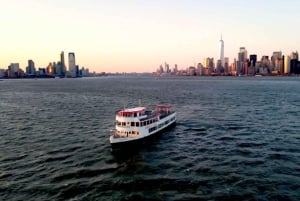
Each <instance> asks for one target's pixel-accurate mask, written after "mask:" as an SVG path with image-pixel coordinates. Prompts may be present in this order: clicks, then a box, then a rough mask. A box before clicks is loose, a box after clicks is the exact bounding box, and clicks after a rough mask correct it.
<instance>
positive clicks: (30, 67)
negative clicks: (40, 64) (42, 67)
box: [26, 59, 36, 75]
mask: <svg viewBox="0 0 300 201" xmlns="http://www.w3.org/2000/svg"><path fill="white" fill-rule="evenodd" d="M35 71H36V70H35V65H34V62H33V61H32V60H31V59H30V60H28V66H27V67H26V74H28V75H35V74H36V72H35Z"/></svg>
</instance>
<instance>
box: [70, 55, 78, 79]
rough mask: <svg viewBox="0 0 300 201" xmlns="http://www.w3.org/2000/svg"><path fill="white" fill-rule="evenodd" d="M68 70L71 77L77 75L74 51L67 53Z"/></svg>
mask: <svg viewBox="0 0 300 201" xmlns="http://www.w3.org/2000/svg"><path fill="white" fill-rule="evenodd" d="M69 72H70V76H71V77H77V69H76V63H75V54H74V52H70V53H69Z"/></svg>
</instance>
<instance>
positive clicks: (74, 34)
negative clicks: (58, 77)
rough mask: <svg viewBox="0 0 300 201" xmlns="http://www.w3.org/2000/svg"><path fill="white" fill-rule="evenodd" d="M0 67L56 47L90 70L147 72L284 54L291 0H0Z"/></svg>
mask: <svg viewBox="0 0 300 201" xmlns="http://www.w3.org/2000/svg"><path fill="white" fill-rule="evenodd" d="M1 2H2V6H1V8H0V17H1V18H2V19H5V20H3V24H2V25H1V26H2V33H1V36H2V37H1V38H2V41H1V46H0V52H1V54H0V68H7V66H8V65H9V64H10V63H20V67H21V68H23V69H24V68H25V67H26V66H27V62H28V60H33V61H34V62H35V65H36V67H46V66H47V65H48V63H49V62H52V61H56V60H59V55H58V54H57V53H58V52H60V51H61V50H64V51H66V52H76V55H79V56H78V57H76V63H77V64H78V65H80V66H85V67H87V68H89V69H90V70H91V71H96V72H152V71H155V69H156V68H157V67H158V66H159V65H160V64H161V63H164V62H165V61H167V62H168V63H170V64H171V66H173V65H175V64H177V65H178V68H185V67H187V66H192V65H194V63H199V62H202V60H203V58H206V57H214V58H215V61H216V60H217V59H219V57H220V50H219V48H220V47H219V45H218V42H220V41H219V39H220V33H222V39H223V40H224V42H225V51H224V57H228V58H229V60H230V63H232V62H233V59H234V58H237V56H238V52H239V49H240V47H246V48H247V51H248V54H249V55H250V54H256V55H257V56H258V58H260V57H262V56H263V55H269V56H271V55H272V53H273V52H274V51H281V52H282V54H284V55H290V53H291V52H293V51H298V50H299V44H300V39H299V37H298V35H299V34H300V31H299V28H298V27H299V26H298V22H297V19H299V17H300V13H299V12H298V8H300V2H299V1H293V0H290V1H271V0H267V1H264V2H260V1H257V0H255V1H251V2H237V1H233V0H227V1H218V0H214V1H210V2H206V1H205V2H203V1H201V2H199V1H192V0H189V1H179V0H177V1H176V0H175V1H171V0H162V1H137V0H128V1H117V0H116V1H95V0H89V1H82V0H77V1H76V0H74V1H69V0H64V1H58V0H53V1H51V2H48V1H37V0H24V1H21V2H20V1H17V0H10V1H7V0H1Z"/></svg>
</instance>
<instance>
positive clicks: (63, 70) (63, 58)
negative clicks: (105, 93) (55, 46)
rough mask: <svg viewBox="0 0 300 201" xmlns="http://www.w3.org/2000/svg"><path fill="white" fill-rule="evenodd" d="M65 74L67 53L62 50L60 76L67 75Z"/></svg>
mask: <svg viewBox="0 0 300 201" xmlns="http://www.w3.org/2000/svg"><path fill="white" fill-rule="evenodd" d="M65 75H66V64H65V54H64V52H63V51H62V52H61V53H60V76H61V77H65Z"/></svg>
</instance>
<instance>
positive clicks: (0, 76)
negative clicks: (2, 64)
mask: <svg viewBox="0 0 300 201" xmlns="http://www.w3.org/2000/svg"><path fill="white" fill-rule="evenodd" d="M5 71H6V70H5V69H0V78H3V77H5Z"/></svg>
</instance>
